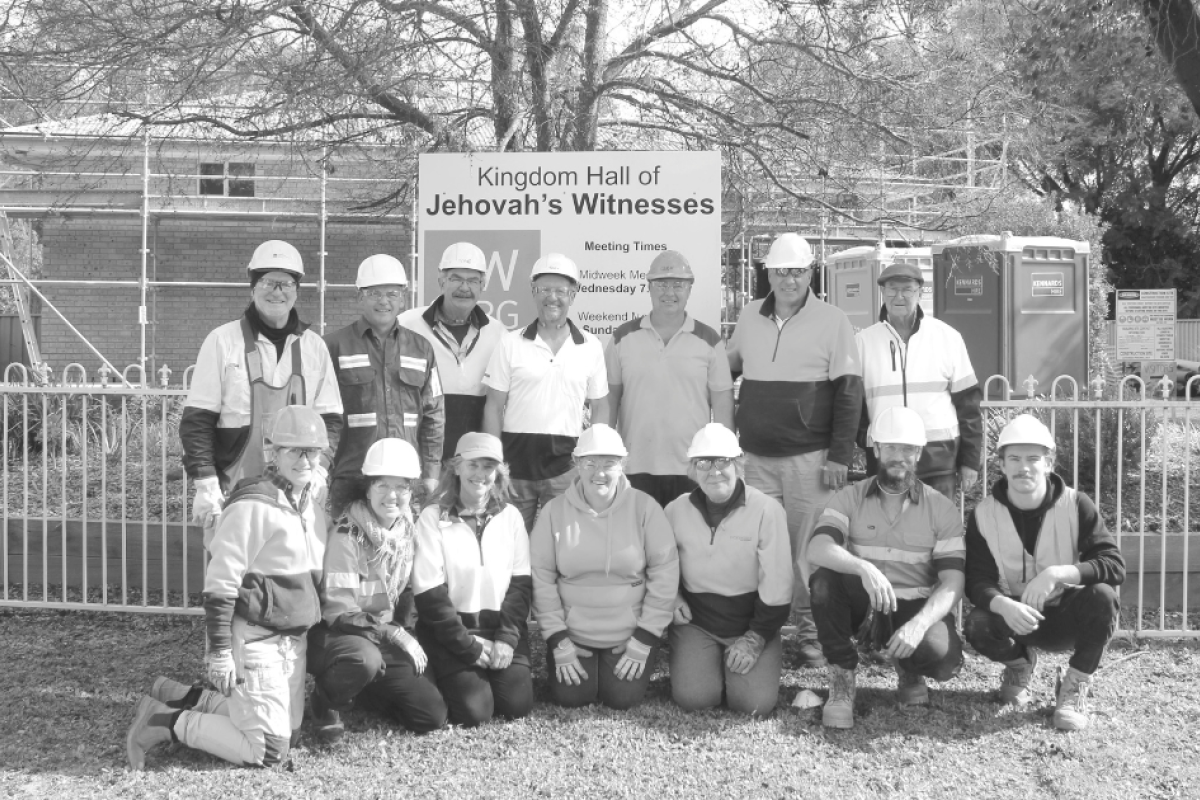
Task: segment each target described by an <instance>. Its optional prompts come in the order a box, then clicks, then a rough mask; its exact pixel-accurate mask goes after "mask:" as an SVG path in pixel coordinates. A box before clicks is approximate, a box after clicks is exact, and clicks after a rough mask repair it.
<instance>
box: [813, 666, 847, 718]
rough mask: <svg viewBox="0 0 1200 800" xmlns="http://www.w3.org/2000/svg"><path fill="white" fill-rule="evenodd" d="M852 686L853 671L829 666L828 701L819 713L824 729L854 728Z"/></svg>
mask: <svg viewBox="0 0 1200 800" xmlns="http://www.w3.org/2000/svg"><path fill="white" fill-rule="evenodd" d="M854 684H855V674H854V670H852V669H842V668H841V667H835V666H834V665H833V664H830V665H829V700H828V701H826V703H825V708H824V709H823V710H822V711H821V724H822V725H824V726H825V727H826V728H853V727H854V690H855V685H854Z"/></svg>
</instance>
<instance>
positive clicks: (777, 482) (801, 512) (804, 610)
mask: <svg viewBox="0 0 1200 800" xmlns="http://www.w3.org/2000/svg"><path fill="white" fill-rule="evenodd" d="M827 454H828V451H827V450H814V451H812V452H811V453H801V454H800V455H798V456H783V457H778V458H776V457H771V456H758V455H755V454H754V453H747V454H746V483H748V484H750V485H751V486H753V487H754V488H755V489H758V490H759V491H760V492H762V493H763V494H765V495H767V496H769V497H774V498H775V499H776V500H778V501H779V502H780V503H781V504H782V505H783V510H784V512H785V513H786V515H787V527H788V538H789V539H790V540H791V544H792V557H793V558H794V559H795V561H794V563H793V565H792V567H793V569H794V570H795V577H796V581H795V588H794V589H793V593H792V618H793V619H794V620H795V622H796V632H797V633H798V634H799V635H800V639H801V640H804V639H816V638H817V628H816V625H815V624H814V622H813V612H812V602H811V600H810V599H809V594H808V576H809V572H810V570H809V566H808V542H809V540H810V539H812V535H813V531H814V530H816V528H817V520H818V519H819V518H820V517H821V512H822V511H824V510H825V504H826V503H828V502H829V498H831V497H833V492H832V491H830V490H829V489H826V488H825V483H824V480H823V472H822V468H823V467H824V466H825V458H826V456H827Z"/></svg>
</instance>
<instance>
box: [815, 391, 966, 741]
mask: <svg viewBox="0 0 1200 800" xmlns="http://www.w3.org/2000/svg"><path fill="white" fill-rule="evenodd" d="M871 438H872V440H873V441H874V443H875V444H874V448H875V455H876V457H877V458H878V468H877V471H876V474H875V476H874V477H871V478H868V479H867V480H865V481H862V482H860V483H856V484H855V485H853V486H848V487H846V488H845V489H842V490H841V491H839V492H838V493H837V494H835V495H834V496H833V498H832V499H831V500H830V501H829V505H828V506H826V507H825V511H824V513H823V514H822V515H821V518H820V520H819V522H818V523H817V529H816V532H815V533H814V536H813V540H812V543H811V544H810V546H809V551H808V557H809V560H810V562H811V566H812V568H813V570H814V571H813V573H812V578H810V580H809V589H810V591H811V593H812V607H813V618H814V619H815V621H816V623H817V636H818V637H819V639H820V642H821V647H822V649H823V650H824V652H825V658H826V659H828V661H829V701H828V702H827V703H826V704H825V709H824V711H823V712H822V719H821V721H822V723H823V724H824V725H825V726H826V727H829V728H851V727H853V726H854V693H855V670H856V669H857V667H858V651H857V650H856V649H855V646H854V642H853V641H852V638H851V637H852V636H853V635H854V632H855V631H856V630H858V629H859V628H860V627H862V626H863V623H864V622H865V621H866V620H867V617H868V614H869V613H871V612H873V613H874V614H875V615H876V617H875V620H874V623H873V625H882V626H884V630H889V629H890V630H892V631H893V632H892V633H891V634H890V635H889V636H888V637H887V639H886V643H881V648H882V650H883V652H884V654H885V655H886V656H887V657H888V658H889V659H891V661H892V663H893V664H894V665H895V668H896V674H897V675H898V677H899V686H898V689H897V698H898V700H899V701H900V705H901V706H920V705H928V703H929V689H928V687H927V686H926V683H925V679H926V678H933V679H934V680H936V681H947V680H949V679H950V678H952V677H954V676H955V675H957V674H958V671H959V669H960V668H961V667H962V661H963V655H962V641H961V640H960V639H959V637H958V632H957V630H956V626H955V620H954V608H955V607H956V606H957V605H958V602H959V600H961V599H962V593H963V583H964V576H963V567H964V562H965V553H964V548H965V545H964V543H963V532H962V523H961V522H960V521H959V514H958V509H957V508H955V506H954V504H953V503H951V502H950V501H949V500H947V499H946V497H945V496H943V495H942V494H941V493H939V492H938V491H937V490H935V489H933V488H931V487H929V486H927V485H925V484H924V483H921V481H919V480H918V479H917V462H918V460H919V459H920V458H921V450H922V448H923V447H924V446H925V426H924V424H923V423H922V422H921V417H920V416H919V415H918V414H917V412H915V411H913V410H912V409H910V408H905V407H903V406H897V407H893V408H888V409H885V410H884V411H883V412H882V413H881V414H880V415H879V416H878V417H877V418H876V419H875V421H874V422H873V423H872V425H871Z"/></svg>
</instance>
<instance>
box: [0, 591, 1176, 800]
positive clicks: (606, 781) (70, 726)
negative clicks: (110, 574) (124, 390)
mask: <svg viewBox="0 0 1200 800" xmlns="http://www.w3.org/2000/svg"><path fill="white" fill-rule="evenodd" d="M203 638H204V637H203V627H202V623H201V621H200V620H199V619H184V618H176V617H152V616H139V615H135V614H127V615H121V614H102V613H90V612H55V611H27V610H17V609H0V708H3V709H4V715H3V719H4V724H3V725H0V797H17V798H43V797H45V798H72V800H75V799H76V798H80V799H81V798H91V797H111V798H128V797H161V798H168V797H169V798H205V800H210V799H212V798H222V797H253V798H275V797H279V798H301V797H346V798H375V797H429V798H435V797H436V798H441V797H445V798H476V797H480V798H483V797H517V798H536V797H548V798H557V797H651V798H660V799H665V798H674V797H680V798H689V797H719V798H740V797H779V798H783V797H806V798H807V797H812V798H842V797H845V798H857V797H871V798H874V797H913V798H956V800H957V799H958V798H972V799H974V798H1025V797H1035V798H1041V797H1046V798H1051V797H1053V798H1076V797H1078V798H1121V799H1122V800H1135V799H1139V800H1140V798H1167V797H1200V735H1198V734H1200V646H1198V645H1197V644H1196V643H1153V644H1149V645H1138V646H1134V645H1132V644H1130V643H1128V642H1120V643H1116V644H1115V645H1114V647H1113V649H1112V650H1111V651H1110V653H1109V656H1108V659H1107V661H1106V665H1105V666H1103V667H1102V669H1101V672H1100V674H1099V675H1098V676H1097V680H1096V689H1097V690H1096V697H1095V698H1094V702H1093V711H1094V715H1093V725H1092V727H1091V728H1090V729H1089V730H1087V731H1085V732H1082V733H1077V734H1069V735H1067V734H1060V733H1056V732H1055V731H1054V730H1053V729H1052V728H1051V727H1050V724H1049V717H1048V716H1047V715H1046V709H1045V708H1042V709H1039V710H1037V711H1030V712H1025V713H1012V712H1003V711H1001V710H1000V707H999V706H997V705H995V704H994V703H993V702H992V700H991V697H990V693H991V690H992V689H993V688H994V684H995V682H996V676H997V675H998V672H999V668H998V667H997V666H995V665H992V664H988V663H985V662H984V661H983V660H982V659H980V658H978V657H976V656H973V655H969V656H968V659H967V664H966V667H965V668H964V670H963V674H962V675H961V676H960V677H959V678H957V679H956V680H954V681H951V682H950V683H949V684H947V685H946V688H945V690H944V691H935V692H934V703H933V706H932V707H931V708H930V709H928V710H922V711H918V712H915V713H903V712H900V711H899V710H898V708H897V707H896V705H895V703H894V700H893V696H892V689H893V688H894V684H895V678H894V676H893V675H892V674H891V672H890V671H889V670H885V669H883V668H881V667H878V666H869V667H863V668H860V670H859V686H860V690H859V700H858V706H857V713H858V722H857V726H856V727H855V728H854V729H853V730H851V731H844V732H842V731H838V732H826V731H825V730H824V729H823V728H822V727H821V724H820V711H819V710H807V711H796V710H794V709H792V708H790V707H789V705H788V704H789V703H790V702H791V700H792V698H793V697H794V696H795V694H796V693H797V692H798V691H799V690H800V689H802V688H810V689H814V690H818V691H820V692H822V693H823V691H824V679H823V673H819V672H815V671H811V670H789V671H787V672H786V673H785V675H784V691H783V697H782V698H781V700H780V705H779V707H778V708H777V709H776V711H775V714H774V715H773V716H771V717H770V718H769V719H765V720H748V719H745V718H743V717H738V716H735V715H733V714H730V713H728V712H725V711H712V712H706V713H693V714H685V713H682V712H680V711H679V710H678V709H677V708H676V707H675V706H674V705H673V704H672V703H671V702H670V689H669V686H668V684H667V679H666V675H665V674H664V673H663V671H662V670H661V669H660V670H659V673H658V675H657V676H656V677H655V679H654V682H653V684H652V687H651V697H650V699H649V701H648V702H647V703H646V704H645V705H644V706H642V707H641V708H639V709H636V710H634V711H632V712H626V713H614V712H610V711H606V710H603V709H598V708H592V709H585V710H575V711H568V710H563V709H559V708H557V707H554V706H551V705H549V704H547V703H545V702H539V703H538V705H537V707H536V709H535V710H534V713H533V715H532V716H531V717H529V718H528V719H525V720H522V721H520V722H515V723H494V724H491V725H487V726H484V727H482V728H480V729H476V730H461V729H449V730H444V731H441V732H438V733H435V734H431V735H428V736H424V737H415V736H411V735H409V734H406V733H405V732H403V731H402V730H398V729H396V728H395V727H394V726H392V725H391V724H390V723H388V722H387V721H385V720H383V719H381V718H379V717H377V716H375V715H374V714H372V713H371V712H369V711H366V710H356V711H353V712H350V713H349V714H348V715H347V716H346V721H347V729H348V732H347V737H346V740H345V741H344V742H343V743H342V744H340V745H338V746H336V747H333V748H324V747H320V746H317V745H315V744H314V743H313V742H312V740H311V739H310V738H308V737H307V723H306V737H305V741H304V742H303V743H302V744H301V746H300V748H299V749H296V750H293V751H292V755H291V761H290V764H289V765H288V766H287V767H286V768H284V769H278V770H248V769H239V768H234V767H232V766H230V765H227V764H225V763H224V762H221V761H218V760H217V759H215V758H212V757H209V756H207V755H205V754H203V753H198V752H194V751H189V750H187V749H185V748H181V747H175V748H161V749H159V750H155V751H153V752H151V753H150V754H149V756H148V757H147V772H145V773H140V774H135V773H131V772H129V771H128V770H127V768H126V765H125V755H124V735H125V730H126V728H127V726H128V723H129V718H130V713H131V710H132V707H133V703H134V701H135V699H136V698H137V696H138V695H139V694H140V693H142V692H145V691H147V690H148V689H149V687H150V684H151V682H152V680H153V678H154V676H155V675H157V674H160V673H163V674H167V675H172V676H175V677H177V678H180V679H184V680H188V679H192V678H196V677H198V676H199V674H200V668H201V664H200V656H201V652H202V649H203ZM788 644H792V643H790V642H789V643H788ZM1062 662H1063V659H1062V658H1061V657H1055V656H1051V657H1047V658H1045V659H1043V664H1048V665H1051V666H1053V665H1057V664H1060V663H1062ZM535 663H536V664H537V665H538V666H539V667H541V659H540V655H539V656H538V658H537V660H536V662H535ZM1040 678H1041V680H1040V684H1041V687H1042V689H1043V691H1042V695H1043V696H1044V697H1045V698H1046V699H1047V700H1048V699H1049V694H1050V691H1051V688H1052V679H1051V669H1044V670H1043V671H1042V672H1041V673H1040ZM535 687H536V689H537V691H538V694H539V700H544V697H545V674H544V669H541V670H539V671H538V673H536V678H535Z"/></svg>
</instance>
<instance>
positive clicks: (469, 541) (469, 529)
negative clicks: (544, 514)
mask: <svg viewBox="0 0 1200 800" xmlns="http://www.w3.org/2000/svg"><path fill="white" fill-rule="evenodd" d="M509 486H510V484H509V477H508V465H507V464H505V463H504V455H503V452H502V451H501V447H500V440H499V439H497V438H496V437H495V436H491V435H489V434H486V433H467V434H464V435H463V437H462V438H461V439H459V440H458V446H457V447H456V448H455V454H454V458H453V459H451V461H450V469H445V470H443V471H442V479H441V483H440V484H439V485H438V489H437V493H436V495H435V499H436V502H434V503H432V504H430V505H428V506H426V507H425V508H424V509H423V510H422V511H421V516H420V518H419V519H418V520H417V557H416V564H415V565H414V567H413V581H412V582H413V592H414V593H415V594H416V605H417V638H418V639H419V640H420V642H421V646H422V647H423V648H425V652H426V653H428V654H429V669H430V670H432V671H433V677H434V678H435V679H436V680H437V685H438V688H439V689H440V690H441V692H442V697H443V698H445V701H446V705H447V707H448V708H449V716H450V722H451V723H452V724H454V725H464V726H475V725H479V724H480V723H483V722H487V721H488V720H490V719H491V718H492V717H493V716H501V717H506V718H508V719H516V718H518V717H523V716H525V715H527V714H528V713H529V712H530V710H531V709H532V708H533V678H532V674H531V672H530V668H529V631H528V624H527V622H526V620H527V619H528V617H529V605H530V600H531V595H532V592H533V587H532V583H531V581H530V577H529V534H527V533H526V532H525V523H524V521H523V520H522V519H521V512H520V511H518V510H517V508H516V506H513V505H511V504H510V503H509V502H508V492H509Z"/></svg>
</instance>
